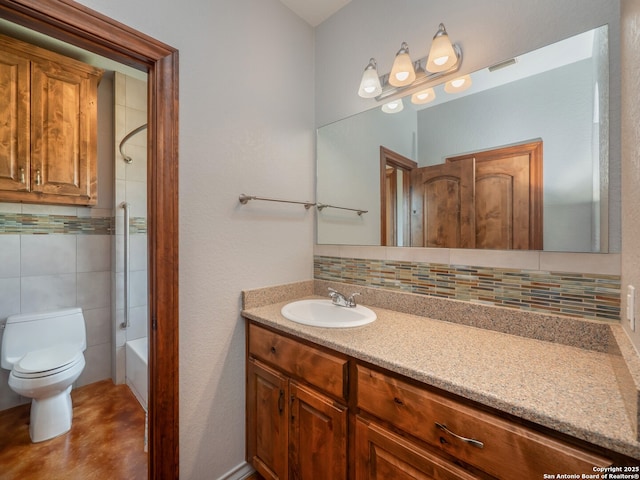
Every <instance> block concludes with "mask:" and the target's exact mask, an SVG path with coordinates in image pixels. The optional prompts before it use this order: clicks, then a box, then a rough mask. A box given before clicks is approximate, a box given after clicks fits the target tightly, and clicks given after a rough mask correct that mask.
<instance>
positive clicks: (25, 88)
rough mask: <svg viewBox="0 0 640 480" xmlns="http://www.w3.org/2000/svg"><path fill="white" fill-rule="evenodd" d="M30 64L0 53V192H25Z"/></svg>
mask: <svg viewBox="0 0 640 480" xmlns="http://www.w3.org/2000/svg"><path fill="white" fill-rule="evenodd" d="M29 68H30V62H29V60H27V59H26V58H23V57H21V56H19V55H15V54H13V53H11V52H7V51H2V50H0V189H1V190H3V191H9V192H28V191H29V170H30V168H31V156H30V136H31V135H30V122H29V93H30V90H31V86H30V73H29Z"/></svg>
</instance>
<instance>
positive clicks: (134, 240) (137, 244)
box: [129, 234, 148, 271]
mask: <svg viewBox="0 0 640 480" xmlns="http://www.w3.org/2000/svg"><path fill="white" fill-rule="evenodd" d="M129 248H130V262H131V263H130V268H131V270H132V271H136V270H145V271H146V270H147V268H148V259H147V235H146V234H139V235H131V240H130V242H129Z"/></svg>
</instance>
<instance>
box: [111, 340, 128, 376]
mask: <svg viewBox="0 0 640 480" xmlns="http://www.w3.org/2000/svg"><path fill="white" fill-rule="evenodd" d="M125 362H126V353H125V347H124V346H122V347H118V348H116V358H115V366H116V371H115V375H114V377H115V378H114V382H115V383H116V384H121V383H124V381H125V364H126V363H125Z"/></svg>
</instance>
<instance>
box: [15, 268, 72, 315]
mask: <svg viewBox="0 0 640 480" xmlns="http://www.w3.org/2000/svg"><path fill="white" fill-rule="evenodd" d="M20 286H21V295H20V297H21V298H20V307H21V308H20V310H21V312H22V313H32V312H41V311H47V310H53V309H57V308H64V307H72V306H75V305H76V274H75V273H65V274H61V275H41V276H33V277H22V278H21V279H20Z"/></svg>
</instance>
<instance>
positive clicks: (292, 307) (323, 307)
mask: <svg viewBox="0 0 640 480" xmlns="http://www.w3.org/2000/svg"><path fill="white" fill-rule="evenodd" d="M281 313H282V316H283V317H285V318H287V319H289V320H291V321H293V322H297V323H302V324H303V325H311V326H313V327H328V328H346V327H359V326H361V325H366V324H367V323H371V322H373V321H374V320H375V319H376V318H377V317H376V314H375V312H374V311H373V310H370V309H368V308H367V307H365V306H363V305H357V306H355V307H353V308H349V307H339V306H337V305H334V304H333V303H332V302H331V300H320V299H311V300H298V301H297V302H291V303H288V304H286V305H285V306H284V307H282V310H281Z"/></svg>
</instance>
